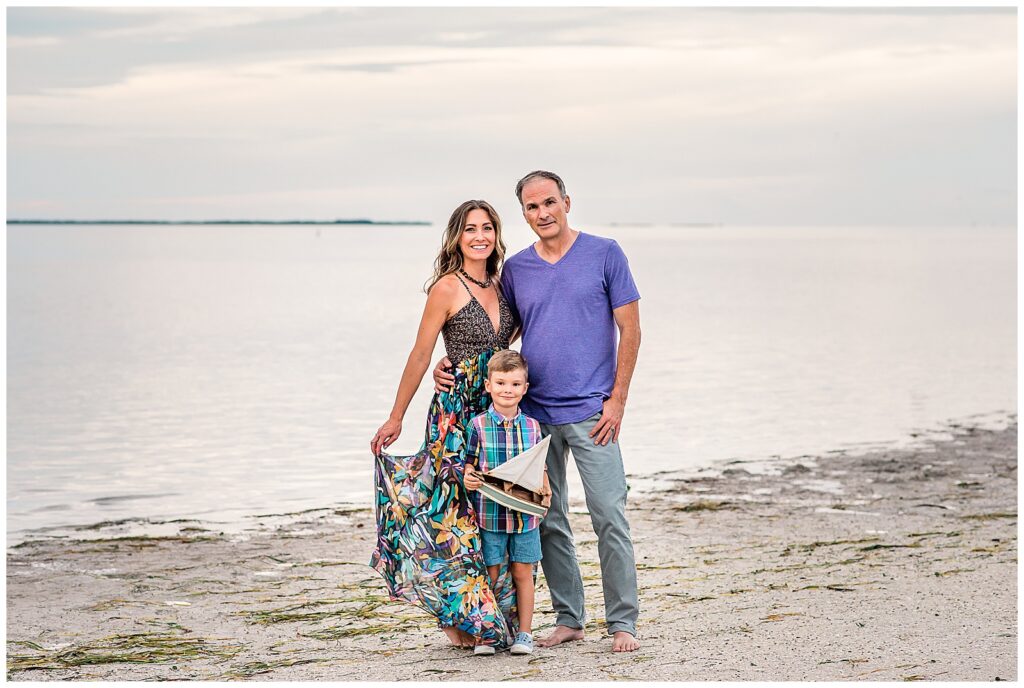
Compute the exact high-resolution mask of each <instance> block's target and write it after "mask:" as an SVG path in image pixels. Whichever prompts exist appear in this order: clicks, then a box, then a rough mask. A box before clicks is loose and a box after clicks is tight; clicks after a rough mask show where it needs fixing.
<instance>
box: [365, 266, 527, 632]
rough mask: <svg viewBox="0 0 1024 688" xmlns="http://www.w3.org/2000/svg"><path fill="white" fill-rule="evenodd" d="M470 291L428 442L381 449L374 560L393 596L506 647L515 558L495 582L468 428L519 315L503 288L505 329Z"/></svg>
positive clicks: (512, 625)
mask: <svg viewBox="0 0 1024 688" xmlns="http://www.w3.org/2000/svg"><path fill="white" fill-rule="evenodd" d="M457 276H458V275H456V277H457ZM459 281H462V279H461V278H459ZM463 286H465V282H463ZM466 289H467V291H468V290H469V287H466ZM470 296H471V297H472V298H471V300H470V302H469V303H467V304H466V305H465V306H464V307H463V308H462V309H461V310H460V311H459V312H457V313H456V314H455V315H453V316H452V317H451V318H450V319H449V320H448V321H447V322H446V323H445V324H444V327H442V329H441V333H442V336H443V337H444V342H445V349H446V351H447V354H448V358H449V360H450V361H452V362H453V365H454V371H453V374H454V376H455V383H454V385H453V386H452V388H451V389H450V390H449V391H447V392H440V393H437V394H435V395H434V398H433V401H432V402H431V404H430V411H429V413H428V414H427V428H426V437H425V439H424V441H423V446H422V447H421V448H420V450H419V451H418V452H416V453H415V454H413V455H411V456H391V455H389V454H387V453H384V452H381V453H380V454H379V455H378V456H377V457H376V469H375V475H374V484H375V491H376V510H375V511H376V519H377V546H376V549H375V550H374V552H373V555H372V556H371V558H370V566H372V567H373V568H374V569H376V570H377V571H378V572H379V573H380V574H381V575H382V576H383V577H384V581H385V583H386V584H387V588H388V593H389V594H390V596H391V599H393V600H405V601H407V602H410V603H411V604H414V605H416V606H418V607H420V608H422V609H424V610H426V611H427V612H428V613H430V614H431V615H432V616H434V617H436V618H437V620H438V623H439V625H441V626H451V627H454V628H458V629H461V630H463V631H465V632H467V633H469V634H470V635H472V636H474V637H475V638H479V639H480V640H481V641H482V642H483V643H485V644H488V645H498V646H502V647H503V646H507V645H509V644H510V639H511V638H515V634H516V631H517V630H518V628H517V627H518V619H517V614H516V600H515V588H514V587H513V584H512V577H511V575H510V574H509V572H508V562H507V561H506V562H505V563H503V564H502V565H501V568H500V573H499V575H498V579H497V580H496V582H495V586H494V589H493V590H492V589H491V586H490V585H489V584H488V578H487V568H486V567H485V566H484V563H483V557H482V555H481V552H480V536H479V533H478V531H477V524H476V512H475V510H474V508H473V505H472V503H471V500H470V499H469V498H468V497H467V495H466V492H465V488H464V487H463V485H462V468H463V465H464V463H465V428H466V426H467V425H468V424H469V420H470V419H471V418H472V417H473V416H475V415H477V414H479V413H483V412H484V411H485V410H487V407H488V405H489V404H490V397H489V395H488V394H487V392H486V391H485V389H484V380H485V379H486V377H487V362H488V361H489V360H490V358H491V356H492V355H493V354H494V352H495V351H498V350H500V349H507V348H508V345H509V341H510V340H511V337H512V332H513V330H514V327H515V322H514V319H513V315H512V311H511V309H510V308H509V307H508V304H507V303H506V302H505V300H504V299H503V298H502V297H501V295H500V293H499V298H498V303H499V314H500V315H499V326H498V331H497V332H495V330H494V326H493V325H492V323H491V319H490V316H489V315H488V314H487V311H486V310H485V309H484V307H483V306H482V305H481V304H480V302H479V301H477V300H476V298H475V297H473V294H472V292H470Z"/></svg>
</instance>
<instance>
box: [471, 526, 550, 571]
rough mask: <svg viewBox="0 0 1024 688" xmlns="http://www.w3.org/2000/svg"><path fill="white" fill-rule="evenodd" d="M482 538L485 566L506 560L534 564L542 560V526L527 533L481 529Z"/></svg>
mask: <svg viewBox="0 0 1024 688" xmlns="http://www.w3.org/2000/svg"><path fill="white" fill-rule="evenodd" d="M480 539H481V540H483V543H484V566H496V565H498V564H500V563H501V562H503V561H505V555H506V554H508V555H509V561H514V562H517V563H521V564H534V563H536V562H538V561H540V560H541V553H540V528H534V529H533V530H528V531H526V532H525V533H497V532H494V531H492V530H484V529H483V528H481V529H480Z"/></svg>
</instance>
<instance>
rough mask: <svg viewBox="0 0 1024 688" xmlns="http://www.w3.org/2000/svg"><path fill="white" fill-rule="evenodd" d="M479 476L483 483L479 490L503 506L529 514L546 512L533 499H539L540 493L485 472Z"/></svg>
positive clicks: (540, 514)
mask: <svg viewBox="0 0 1024 688" xmlns="http://www.w3.org/2000/svg"><path fill="white" fill-rule="evenodd" d="M481 478H483V485H481V486H480V492H482V493H483V494H484V496H485V497H487V498H488V499H490V500H493V501H495V502H497V503H498V504H501V505H502V506H503V507H506V508H509V509H513V510H515V511H521V512H523V513H524V514H529V515H530V516H541V517H543V516H544V515H545V514H546V513H547V512H548V510H547V508H545V507H544V506H543V505H542V504H540V503H539V502H538V501H535V500H539V499H540V495H538V494H537V493H536V492H530V491H529V490H527V489H524V488H522V487H519V486H518V485H515V484H513V483H508V482H506V481H504V480H498V479H496V478H492V477H491V476H489V475H486V474H484V475H481ZM509 486H511V487H509Z"/></svg>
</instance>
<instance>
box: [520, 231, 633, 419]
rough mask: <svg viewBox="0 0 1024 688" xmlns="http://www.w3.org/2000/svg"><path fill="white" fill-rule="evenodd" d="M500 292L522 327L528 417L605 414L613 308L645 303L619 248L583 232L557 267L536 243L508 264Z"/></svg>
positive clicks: (611, 360) (610, 372)
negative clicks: (526, 366)
mask: <svg viewBox="0 0 1024 688" xmlns="http://www.w3.org/2000/svg"><path fill="white" fill-rule="evenodd" d="M501 286H502V290H503V291H504V293H505V298H506V299H507V300H508V303H509V305H510V306H512V309H513V310H514V311H515V312H516V313H517V314H518V316H519V320H520V322H522V324H523V345H522V353H523V357H525V358H526V362H527V364H528V365H529V367H530V389H529V391H528V392H527V394H526V397H524V398H523V401H522V404H521V406H522V410H523V412H524V413H526V415H528V416H533V417H534V418H536V419H537V420H539V421H540V422H542V423H546V424H548V425H563V424H565V423H578V422H580V421H582V420H586V419H587V418H590V417H591V416H593V415H594V414H595V413H597V412H599V411H601V409H602V408H603V406H604V400H605V399H607V398H608V397H609V396H610V395H611V391H612V386H613V385H614V384H615V352H616V337H617V329H616V326H615V318H614V317H613V315H612V310H613V309H615V308H618V307H619V306H624V305H626V304H627V303H632V302H633V301H636V300H637V299H639V298H640V292H639V291H637V288H636V284H635V283H634V282H633V276H632V275H631V274H630V272H629V263H628V262H627V261H626V254H624V253H623V252H622V249H621V248H619V245H618V244H617V243H615V242H614V241H613V240H611V239H605V238H603V237H597V236H594V235H593V234H585V233H583V232H580V233H579V234H578V235H577V236H576V240H575V241H574V242H573V244H572V246H570V247H569V250H568V251H567V252H566V254H565V255H564V256H562V258H561V259H560V260H559V261H558V262H556V263H554V264H552V263H548V262H547V261H545V260H544V259H543V258H541V257H540V256H539V255H538V254H537V250H536V249H535V248H534V247H533V245H532V244H531V245H530V246H528V247H527V248H525V249H523V250H522V251H520V252H519V253H517V254H516V255H514V256H512V257H511V258H509V259H508V260H507V261H506V262H505V267H504V269H503V270H502V275H501Z"/></svg>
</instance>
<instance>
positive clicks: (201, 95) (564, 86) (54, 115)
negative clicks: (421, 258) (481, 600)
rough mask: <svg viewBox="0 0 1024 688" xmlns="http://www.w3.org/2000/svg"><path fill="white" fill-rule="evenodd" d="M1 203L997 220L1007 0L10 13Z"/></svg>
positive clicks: (1003, 216)
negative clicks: (551, 187) (476, 205)
mask: <svg viewBox="0 0 1024 688" xmlns="http://www.w3.org/2000/svg"><path fill="white" fill-rule="evenodd" d="M7 32H8V33H7V57H8V67H7V70H8V82H7V88H8V111H7V113H8V161H7V171H8V174H7V200H8V210H7V215H8V217H9V218H87V219H95V218H154V219H158V218H169V219H203V218H265V219H284V218H308V219H334V218H352V217H370V218H374V219H422V220H428V221H434V222H437V221H443V220H445V219H446V218H447V215H448V213H449V212H450V211H451V209H452V208H453V207H454V206H455V205H457V204H458V203H459V202H461V201H462V200H465V199H467V198H485V199H487V200H490V201H492V202H494V203H495V204H496V205H497V206H498V208H499V211H501V212H502V213H503V214H504V213H515V212H516V211H517V210H518V206H517V204H516V202H515V198H514V194H513V187H514V185H515V182H516V180H517V179H518V178H519V177H520V176H521V175H522V174H524V173H525V172H528V171H530V170H532V169H535V168H547V169H552V170H554V171H557V172H558V173H560V174H561V175H562V176H563V177H564V178H565V180H566V183H567V185H568V187H569V193H570V195H571V196H572V197H573V201H574V204H575V205H574V209H573V218H575V222H576V223H577V224H579V223H585V222H588V221H589V222H593V223H605V222H631V221H634V222H724V223H727V224H767V225H782V224H799V225H815V224H821V225H836V224H839V225H848V224H914V225H929V224H942V225H950V224H973V223H977V224H984V225H991V224H996V225H1012V224H1015V223H1016V185H1017V179H1016V154H1017V145H1016V121H1017V96H1016V65H1017V58H1016V12H1015V10H1014V9H1012V8H1009V9H995V10H956V9H904V10H898V11H891V10H886V11H883V10H874V9H867V8H865V9H858V10H836V9H813V8H807V9H793V10H771V9H716V10H709V9H696V8H657V9H626V8H559V9H547V8H536V7H534V8H525V7H524V8H511V9H504V8H446V9H427V8H417V9H410V8H388V9H384V8H379V9H361V8H344V9H329V8H308V9H294V10H291V9H287V10H275V9H246V8H237V9H232V8H224V9H184V8H183V9H147V8H132V9H86V8H9V9H8V10H7Z"/></svg>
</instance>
